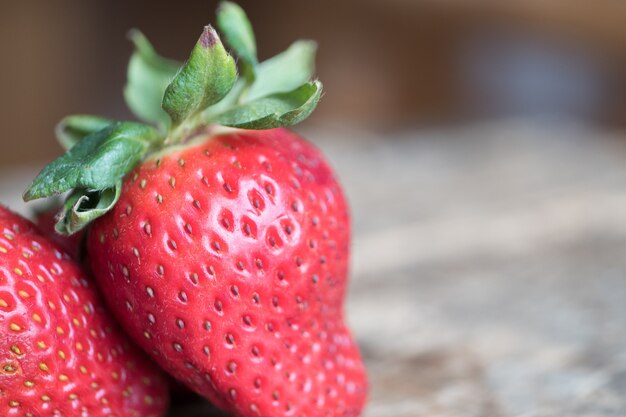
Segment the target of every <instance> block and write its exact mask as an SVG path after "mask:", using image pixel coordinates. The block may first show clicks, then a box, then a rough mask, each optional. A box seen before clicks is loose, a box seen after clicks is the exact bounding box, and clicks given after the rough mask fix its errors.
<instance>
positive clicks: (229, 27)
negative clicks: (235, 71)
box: [217, 1, 258, 83]
mask: <svg viewBox="0 0 626 417" xmlns="http://www.w3.org/2000/svg"><path fill="white" fill-rule="evenodd" d="M217 26H218V28H219V29H220V31H221V32H222V35H223V36H224V40H225V41H226V43H227V44H228V45H229V46H230V47H231V48H232V50H233V52H234V53H235V55H236V56H237V57H239V68H240V69H241V72H242V74H243V75H244V77H245V79H246V81H247V82H248V83H252V82H253V81H254V79H255V77H256V74H255V72H256V65H257V64H258V59H257V55H256V40H255V38H254V32H253V30H252V25H251V24H250V20H248V17H247V16H246V13H245V12H244V11H243V9H242V8H241V7H239V6H238V5H237V4H235V3H232V2H230V1H224V2H222V3H221V4H220V6H219V8H218V10H217Z"/></svg>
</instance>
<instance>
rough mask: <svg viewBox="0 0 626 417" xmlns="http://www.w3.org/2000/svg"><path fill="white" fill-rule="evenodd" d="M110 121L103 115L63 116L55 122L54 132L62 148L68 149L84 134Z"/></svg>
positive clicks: (95, 130) (110, 121)
mask: <svg viewBox="0 0 626 417" xmlns="http://www.w3.org/2000/svg"><path fill="white" fill-rule="evenodd" d="M111 123H113V121H112V120H110V119H107V118H105V117H101V116H92V115H86V114H85V115H83V114H76V115H72V116H67V117H64V118H63V119H62V120H61V121H60V122H59V123H58V124H57V126H56V128H55V130H54V133H55V134H56V137H57V140H58V141H59V144H61V146H62V147H63V149H65V150H68V149H70V148H71V147H72V146H74V145H76V143H77V142H78V141H80V140H81V139H83V138H84V137H85V136H88V135H90V134H92V133H94V132H97V131H98V130H101V129H104V128H105V127H107V126H108V125H110V124H111Z"/></svg>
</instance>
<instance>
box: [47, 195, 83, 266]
mask: <svg viewBox="0 0 626 417" xmlns="http://www.w3.org/2000/svg"><path fill="white" fill-rule="evenodd" d="M58 211H59V208H58V207H56V206H52V207H50V208H47V209H44V210H39V211H36V212H35V224H36V225H37V228H38V229H39V231H41V233H43V235H44V236H47V237H48V238H49V239H50V240H52V241H53V242H54V243H56V244H57V245H59V246H60V247H61V248H62V249H63V250H64V251H65V252H66V253H67V254H68V255H70V256H71V257H72V259H75V260H78V259H80V247H81V241H82V239H83V236H84V233H82V232H81V233H75V234H73V235H70V236H64V235H60V234H58V233H55V231H54V223H55V222H56V214H57V212H58Z"/></svg>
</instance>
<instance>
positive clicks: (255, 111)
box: [215, 81, 322, 129]
mask: <svg viewBox="0 0 626 417" xmlns="http://www.w3.org/2000/svg"><path fill="white" fill-rule="evenodd" d="M321 94H322V83H321V82H319V81H312V82H308V83H305V84H303V85H301V86H300V87H298V88H296V89H294V90H292V91H289V92H285V93H275V94H271V95H268V96H265V97H261V98H259V99H256V100H253V101H250V102H247V103H244V104H241V105H238V106H235V107H233V108H232V109H230V110H227V111H226V112H224V113H222V114H220V115H217V116H216V117H215V121H216V122H217V123H219V124H221V125H224V126H231V127H239V128H243V129H272V128H275V127H284V126H291V125H294V124H296V123H299V122H300V121H302V120H304V119H306V118H307V117H308V116H309V115H310V114H311V112H312V111H313V110H314V109H315V107H316V106H317V103H318V101H319V99H320V96H321Z"/></svg>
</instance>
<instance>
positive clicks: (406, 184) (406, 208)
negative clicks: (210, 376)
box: [0, 122, 626, 417]
mask: <svg viewBox="0 0 626 417" xmlns="http://www.w3.org/2000/svg"><path fill="white" fill-rule="evenodd" d="M307 136H309V137H310V138H316V139H318V140H317V141H316V142H317V143H318V144H319V145H320V146H321V147H322V148H323V149H324V150H325V151H326V152H327V153H328V155H329V157H330V159H331V160H332V162H333V163H334V165H335V166H336V167H337V169H338V171H339V175H340V178H341V179H342V181H343V183H344V185H345V188H346V189H347V192H348V195H349V199H350V201H351V206H352V211H353V215H354V237H355V238H354V258H353V261H354V262H353V280H352V285H351V288H350V295H349V303H348V309H347V312H348V316H349V320H350V322H351V324H352V326H353V328H354V331H355V333H356V335H357V338H358V339H359V342H360V344H361V346H362V350H363V353H364V356H365V358H366V361H367V364H368V368H369V373H370V377H371V396H370V397H371V398H370V402H369V404H368V407H367V410H366V412H365V416H366V417H422V416H423V417H427V416H428V417H500V416H502V417H509V416H511V417H512V416H520V417H522V416H523V417H557V416H559V417H560V416H590V417H591V416H594V417H605V416H606V417H608V416H625V415H626V331H625V329H626V146H625V144H626V141H624V140H623V138H618V137H615V136H614V135H610V134H603V133H600V132H595V131H592V130H586V129H583V128H580V127H577V126H571V125H563V124H561V125H543V126H541V127H537V126H535V127H533V126H532V125H531V124H529V123H523V122H508V123H500V124H492V125H488V126H482V127H474V128H468V129H459V130H457V131H447V132H432V133H425V132H421V133H407V134H405V135H401V137H396V138H394V140H393V141H388V140H387V141H383V140H380V139H379V138H377V137H375V136H368V135H356V134H354V133H346V132H344V133H338V132H330V133H329V132H327V133H324V132H319V131H316V132H309V133H307ZM346 138H351V139H359V140H358V141H353V140H347V139H346ZM27 172H28V170H27V169H26V170H25V173H24V174H22V175H26V173H27ZM5 174H6V173H5ZM12 175H13V178H14V180H10V179H9V176H8V175H2V179H1V182H0V196H3V201H7V197H6V195H7V193H13V192H14V191H12V190H13V189H14V188H16V187H19V186H20V182H25V181H27V179H22V176H18V177H16V176H15V175H18V174H12ZM15 178H18V179H17V180H15ZM9 183H11V184H14V185H9ZM10 200H11V201H16V198H15V197H13V198H11V199H10ZM14 207H15V205H14ZM17 207H18V208H19V207H20V206H17ZM194 407H195V411H192V410H191V408H189V407H187V408H185V409H179V410H178V412H175V413H172V416H185V417H194V416H198V417H199V416H206V415H209V414H210V415H213V413H207V408H206V406H204V405H195V406H194ZM215 415H217V414H215Z"/></svg>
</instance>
